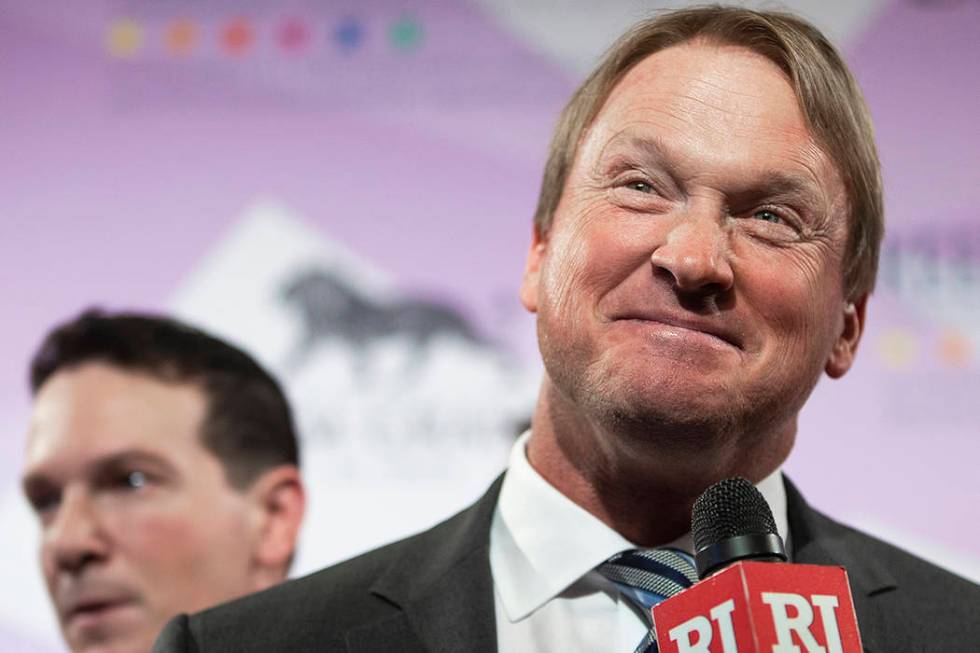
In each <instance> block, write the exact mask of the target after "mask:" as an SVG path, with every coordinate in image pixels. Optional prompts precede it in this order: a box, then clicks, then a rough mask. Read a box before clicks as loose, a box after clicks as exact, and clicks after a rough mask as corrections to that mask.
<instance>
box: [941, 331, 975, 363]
mask: <svg viewBox="0 0 980 653" xmlns="http://www.w3.org/2000/svg"><path fill="white" fill-rule="evenodd" d="M939 357H940V358H941V359H942V360H943V362H945V363H946V364H947V365H950V366H952V367H966V365H967V364H968V363H969V362H970V359H971V358H972V357H973V343H971V342H970V340H969V339H968V338H966V336H964V335H963V334H962V333H957V332H956V331H948V332H946V333H944V334H943V335H942V337H941V338H940V339H939Z"/></svg>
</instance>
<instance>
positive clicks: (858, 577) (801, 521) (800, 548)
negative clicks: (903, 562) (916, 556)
mask: <svg viewBox="0 0 980 653" xmlns="http://www.w3.org/2000/svg"><path fill="white" fill-rule="evenodd" d="M783 480H784V481H785V485H786V505H787V512H788V514H789V532H790V538H791V539H792V543H791V546H792V552H793V561H794V562H800V563H804V564H812V565H839V566H842V567H844V569H846V570H847V577H848V580H849V581H850V585H851V595H852V597H853V598H854V609H855V611H856V612H857V614H858V627H859V629H860V631H861V642H862V644H863V645H864V649H865V651H872V652H874V651H881V650H882V649H881V648H880V646H879V645H878V642H880V641H881V638H880V636H879V635H878V633H879V632H881V629H883V628H886V627H887V626H886V620H885V619H884V615H881V614H879V612H878V610H877V606H876V603H875V600H874V599H875V597H877V596H880V595H881V594H884V593H886V592H892V591H896V590H897V589H898V584H897V582H896V580H895V578H894V576H892V574H891V573H890V572H889V571H888V569H887V568H886V567H885V566H884V565H883V564H881V563H880V562H879V561H878V560H877V559H876V558H875V557H874V556H872V555H868V554H866V553H865V552H864V546H863V544H862V540H861V538H860V537H857V536H856V533H855V532H854V531H853V530H851V529H849V528H847V527H845V526H843V525H841V524H838V523H837V522H835V521H833V520H832V519H830V518H828V517H826V516H824V515H822V514H820V513H819V512H817V511H816V510H814V509H813V508H811V507H810V506H809V505H807V503H806V501H805V500H804V499H803V496H802V495H801V494H800V492H799V490H797V489H796V486H794V485H793V484H792V483H791V482H790V480H789V479H788V478H786V477H785V476H784V477H783Z"/></svg>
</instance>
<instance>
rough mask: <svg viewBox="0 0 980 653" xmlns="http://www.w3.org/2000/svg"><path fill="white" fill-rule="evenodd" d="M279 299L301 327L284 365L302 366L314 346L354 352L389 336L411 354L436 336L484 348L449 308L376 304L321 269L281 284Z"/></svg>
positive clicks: (430, 304)
mask: <svg viewBox="0 0 980 653" xmlns="http://www.w3.org/2000/svg"><path fill="white" fill-rule="evenodd" d="M280 296H281V298H282V300H283V301H285V303H286V304H287V305H288V306H290V307H291V308H292V309H293V310H295V311H296V312H297V313H298V315H299V317H300V320H301V321H302V324H303V334H302V336H301V338H300V341H299V343H298V344H297V346H296V347H295V348H294V350H293V352H292V353H291V354H290V356H289V358H288V359H287V366H288V367H295V366H297V365H300V364H302V361H303V359H304V358H305V357H306V355H307V354H308V353H309V352H310V351H311V350H312V349H313V347H314V346H316V345H317V344H318V343H320V342H322V341H326V340H330V339H335V340H339V341H341V342H343V343H344V344H346V345H347V346H349V347H351V348H353V349H354V350H355V351H356V352H357V353H359V354H363V353H364V350H365V349H366V348H367V347H369V346H370V345H372V344H373V343H375V342H377V341H379V340H381V339H384V338H390V337H404V338H407V339H408V340H409V344H410V346H411V348H412V350H413V352H414V353H415V354H416V355H417V354H418V353H420V350H421V349H422V348H423V347H424V346H425V345H428V344H429V343H430V342H431V341H432V340H433V339H435V338H438V337H447V336H448V337H455V338H459V339H461V340H463V341H466V342H468V343H471V344H476V345H484V344H485V343H484V341H483V340H482V339H481V338H480V337H479V336H478V335H477V333H476V332H475V331H474V330H473V328H472V327H470V325H469V324H468V323H467V322H466V320H465V319H464V318H463V316H461V315H460V314H459V313H457V312H456V311H455V310H453V309H452V308H451V307H449V306H445V305H443V304H438V303H435V302H431V301H427V300H421V299H404V300H394V301H391V302H378V301H375V300H373V299H370V298H368V297H366V296H365V295H363V294H362V293H360V292H358V291H357V289H355V288H354V287H353V286H351V285H350V284H348V283H345V282H344V281H343V280H342V279H341V278H339V277H338V276H336V275H334V274H331V273H329V272H327V271H325V270H322V269H318V268H312V269H308V270H305V271H303V272H301V273H299V274H297V275H296V276H295V277H293V278H292V279H291V280H289V281H288V282H286V283H285V284H284V285H283V287H282V289H281V291H280Z"/></svg>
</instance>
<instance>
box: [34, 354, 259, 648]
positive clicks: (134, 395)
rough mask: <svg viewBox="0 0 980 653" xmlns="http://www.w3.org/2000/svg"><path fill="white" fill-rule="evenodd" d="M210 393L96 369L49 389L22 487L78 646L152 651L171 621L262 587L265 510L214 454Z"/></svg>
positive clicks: (37, 411)
mask: <svg viewBox="0 0 980 653" xmlns="http://www.w3.org/2000/svg"><path fill="white" fill-rule="evenodd" d="M205 411H206V399H205V397H204V394H203V392H202V391H201V390H200V389H199V388H198V387H196V386H194V385H190V384H176V383H164V382H161V381H158V380H156V379H154V378H152V377H150V376H147V375H144V374H139V373H131V372H126V371H122V370H120V369H118V368H114V367H111V366H108V365H104V364H101V363H87V364H83V365H81V366H79V367H76V368H71V369H67V370H63V371H60V372H57V373H56V374H55V375H54V376H53V377H52V378H50V379H49V380H48V381H47V382H46V383H45V384H44V385H43V386H42V387H41V389H40V392H39V393H38V395H37V398H36V401H35V404H34V412H33V416H32V421H31V427H30V434H29V442H28V448H27V469H26V472H25V475H24V490H25V493H26V494H27V498H28V500H29V501H30V503H31V504H32V506H33V507H34V509H35V511H36V513H37V515H38V517H39V519H40V523H41V532H42V541H41V551H40V557H41V566H42V569H43V572H44V578H45V582H46V583H47V587H48V591H49V593H50V595H51V598H52V601H53V602H54V605H55V609H56V611H57V616H58V619H59V622H60V624H61V628H62V632H63V634H64V636H65V639H66V640H67V642H68V644H69V646H70V647H71V649H72V650H73V651H75V652H76V653H78V652H82V651H84V652H86V653H94V652H96V651H98V652H99V653H107V652H109V651H112V652H123V651H127V652H129V651H132V652H135V651H148V650H149V649H150V648H151V646H152V644H153V641H154V639H155V638H156V636H157V634H158V633H159V631H160V629H161V628H162V627H163V624H164V623H165V622H166V620H167V619H169V618H170V617H172V616H174V615H175V614H177V613H179V612H187V611H193V610H198V609H202V608H205V607H207V606H209V605H212V604H214V603H218V602H221V601H223V600H226V599H230V598H233V597H235V596H238V595H241V594H244V593H247V592H249V591H251V586H250V585H249V582H250V578H249V574H250V567H251V565H252V546H253V543H254V540H255V536H254V533H253V532H252V531H253V527H252V524H253V523H254V521H255V519H254V511H253V510H252V509H251V507H250V503H249V499H248V496H247V495H246V494H243V493H239V492H237V491H236V490H234V489H232V488H231V487H230V486H229V485H228V484H227V482H226V480H225V475H224V471H223V469H222V467H221V464H220V463H219V461H218V460H217V458H215V457H214V456H213V455H212V454H211V453H210V452H208V451H207V450H205V449H204V447H203V446H202V444H201V442H200V438H199V429H200V425H201V422H202V419H203V418H204V415H205Z"/></svg>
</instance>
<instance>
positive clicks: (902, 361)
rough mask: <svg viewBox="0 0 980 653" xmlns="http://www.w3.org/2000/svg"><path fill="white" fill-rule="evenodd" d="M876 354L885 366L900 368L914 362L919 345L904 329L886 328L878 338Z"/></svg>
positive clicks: (894, 368)
mask: <svg viewBox="0 0 980 653" xmlns="http://www.w3.org/2000/svg"><path fill="white" fill-rule="evenodd" d="M878 355H879V356H880V357H881V362H882V363H884V364H885V367H888V368H891V369H893V370H900V369H902V368H905V367H908V366H909V365H911V364H912V363H913V362H915V359H916V358H917V357H918V355H919V345H918V343H917V342H916V341H915V337H914V336H913V335H912V334H911V333H909V332H908V331H906V330H905V329H897V328H896V329H888V330H887V331H885V332H884V333H883V334H882V335H881V338H880V339H879V340H878Z"/></svg>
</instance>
